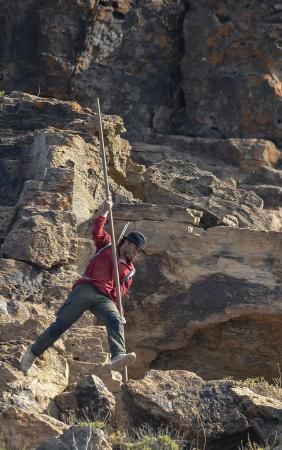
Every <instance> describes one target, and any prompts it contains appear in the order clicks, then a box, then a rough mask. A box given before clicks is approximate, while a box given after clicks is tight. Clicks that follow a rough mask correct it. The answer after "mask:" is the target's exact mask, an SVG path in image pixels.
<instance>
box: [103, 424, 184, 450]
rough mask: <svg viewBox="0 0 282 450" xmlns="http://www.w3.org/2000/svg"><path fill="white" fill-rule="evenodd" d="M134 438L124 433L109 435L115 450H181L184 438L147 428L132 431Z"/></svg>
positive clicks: (161, 430)
mask: <svg viewBox="0 0 282 450" xmlns="http://www.w3.org/2000/svg"><path fill="white" fill-rule="evenodd" d="M133 432H134V437H132V436H131V437H130V436H129V435H128V434H127V433H125V432H120V431H117V432H115V433H112V434H111V435H110V440H111V443H112V446H113V449H115V450H181V449H184V448H186V447H184V437H183V436H182V435H180V433H176V435H175V436H173V435H171V434H170V433H169V431H168V430H163V429H159V430H158V432H154V430H152V429H151V428H150V427H149V426H147V427H144V428H141V429H137V430H136V429H135V430H133Z"/></svg>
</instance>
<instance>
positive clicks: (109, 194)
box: [97, 98, 128, 382]
mask: <svg viewBox="0 0 282 450" xmlns="http://www.w3.org/2000/svg"><path fill="white" fill-rule="evenodd" d="M97 114H98V125H99V138H100V150H101V156H102V162H103V172H104V182H105V189H106V196H107V199H111V198H112V196H111V192H110V187H109V179H108V170H107V160H106V152H105V145H104V134H103V125H102V118H101V111H100V101H99V98H97ZM109 219H110V220H109V222H110V231H111V238H112V254H113V263H114V274H115V285H116V293H117V300H118V310H119V313H120V317H121V321H122V322H123V313H122V303H121V293H120V282H119V273H118V262H117V249H116V240H115V230H114V219H113V212H112V210H111V209H110V211H109ZM123 337H124V342H125V335H124V327H123ZM127 380H128V376H127V367H125V368H124V369H123V381H124V382H126V381H127Z"/></svg>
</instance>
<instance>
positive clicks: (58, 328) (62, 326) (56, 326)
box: [48, 318, 70, 339]
mask: <svg viewBox="0 0 282 450" xmlns="http://www.w3.org/2000/svg"><path fill="white" fill-rule="evenodd" d="M69 327H70V324H69V323H67V322H65V321H64V320H62V319H59V318H58V319H57V320H56V322H54V323H52V325H50V328H49V331H48V334H49V336H50V338H52V339H57V338H59V337H60V336H61V335H62V334H63V333H64V332H65V331H66V330H67V329H68V328H69Z"/></svg>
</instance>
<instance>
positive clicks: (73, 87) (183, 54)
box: [0, 0, 282, 142]
mask: <svg viewBox="0 0 282 450" xmlns="http://www.w3.org/2000/svg"><path fill="white" fill-rule="evenodd" d="M0 6H1V10H2V27H1V42H2V45H1V48H0V56H1V63H2V64H1V86H2V88H3V89H6V90H8V91H11V90H12V89H21V90H27V91H29V92H33V93H36V94H37V93H38V91H41V92H42V93H44V94H49V95H50V94H51V95H53V96H54V95H55V96H58V97H60V98H66V97H69V98H75V99H77V100H78V101H82V102H83V103H84V104H87V106H90V107H91V106H92V105H93V103H94V99H95V97H96V96H100V97H101V98H102V99H103V110H104V111H105V112H110V113H114V114H121V115H122V116H123V117H125V119H126V123H127V125H129V127H130V132H134V131H135V130H136V129H138V128H140V127H142V128H144V129H148V128H154V129H155V130H158V131H161V132H164V133H167V132H170V131H171V130H178V131H179V130H181V132H182V134H185V135H190V136H205V137H215V138H234V137H240V138H244V137H253V138H264V139H271V140H273V141H274V142H281V117H280V116H281V105H280V97H281V76H280V71H279V68H280V65H281V58H282V53H281V45H280V40H281V39H280V38H281V37H280V28H279V22H280V18H281V17H280V16H281V8H280V6H279V4H275V3H273V4H269V2H267V1H265V0H264V1H261V2H259V3H257V4H253V3H252V2H249V1H248V0H244V1H242V2H240V3H238V4H237V5H236V7H234V5H233V2H232V1H231V0H229V1H227V2H222V1H219V0H214V1H212V2H210V1H207V0H201V1H198V0H192V1H189V2H188V1H186V0H177V1H173V2H171V1H164V2H160V1H158V0H149V1H148V0H146V1H144V0H142V1H139V2H136V1H133V2H129V1H125V2H122V3H121V2H117V1H111V0H109V1H106V2H105V1H101V2H100V5H99V8H98V10H97V8H96V7H97V0H91V1H90V0H89V1H85V2H80V1H78V0H71V1H66V0H62V1H61V2H60V3H58V2H56V1H55V0H52V1H49V2H48V4H45V3H42V4H41V3H40V4H39V5H38V4H37V3H36V2H35V1H34V0H28V1H26V2H25V3H24V4H21V3H20V2H19V3H18V4H17V17H16V18H15V16H14V10H13V7H12V6H11V5H7V3H6V2H4V0H1V3H0ZM15 30H16V31H15ZM31 30H32V32H31ZM50 30H52V32H50ZM185 116H186V121H185V120H184V118H185Z"/></svg>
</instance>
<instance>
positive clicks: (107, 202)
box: [100, 198, 113, 217]
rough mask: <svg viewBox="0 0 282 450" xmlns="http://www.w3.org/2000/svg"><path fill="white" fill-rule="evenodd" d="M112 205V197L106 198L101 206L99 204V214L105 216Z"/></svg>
mask: <svg viewBox="0 0 282 450" xmlns="http://www.w3.org/2000/svg"><path fill="white" fill-rule="evenodd" d="M112 207H113V201H112V199H111V198H108V199H107V200H105V201H104V202H103V203H102V206H101V210H100V211H101V213H100V214H101V216H103V217H107V215H108V214H109V212H110V211H111V209H112Z"/></svg>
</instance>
